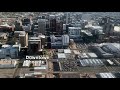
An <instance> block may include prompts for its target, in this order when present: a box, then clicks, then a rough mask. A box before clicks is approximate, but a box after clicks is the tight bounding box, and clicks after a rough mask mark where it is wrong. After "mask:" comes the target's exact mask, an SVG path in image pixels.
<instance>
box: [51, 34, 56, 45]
mask: <svg viewBox="0 0 120 90" xmlns="http://www.w3.org/2000/svg"><path fill="white" fill-rule="evenodd" d="M50 39H51V43H55V39H56V37H55V36H54V35H50Z"/></svg>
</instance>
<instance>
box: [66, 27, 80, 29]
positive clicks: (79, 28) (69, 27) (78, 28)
mask: <svg viewBox="0 0 120 90" xmlns="http://www.w3.org/2000/svg"><path fill="white" fill-rule="evenodd" d="M68 28H69V29H81V28H80V27H68Z"/></svg>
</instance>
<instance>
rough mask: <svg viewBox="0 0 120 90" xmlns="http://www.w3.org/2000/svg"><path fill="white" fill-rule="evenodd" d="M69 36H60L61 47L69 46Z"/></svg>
mask: <svg viewBox="0 0 120 90" xmlns="http://www.w3.org/2000/svg"><path fill="white" fill-rule="evenodd" d="M69 41H70V40H69V36H68V35H62V44H63V46H68V45H69Z"/></svg>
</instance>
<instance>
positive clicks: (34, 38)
mask: <svg viewBox="0 0 120 90" xmlns="http://www.w3.org/2000/svg"><path fill="white" fill-rule="evenodd" d="M29 39H33V40H34V39H40V38H39V37H30V38H29Z"/></svg>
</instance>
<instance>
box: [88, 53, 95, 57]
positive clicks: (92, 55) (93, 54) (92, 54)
mask: <svg viewBox="0 0 120 90" xmlns="http://www.w3.org/2000/svg"><path fill="white" fill-rule="evenodd" d="M88 56H90V57H95V58H97V55H96V54H95V53H88Z"/></svg>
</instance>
